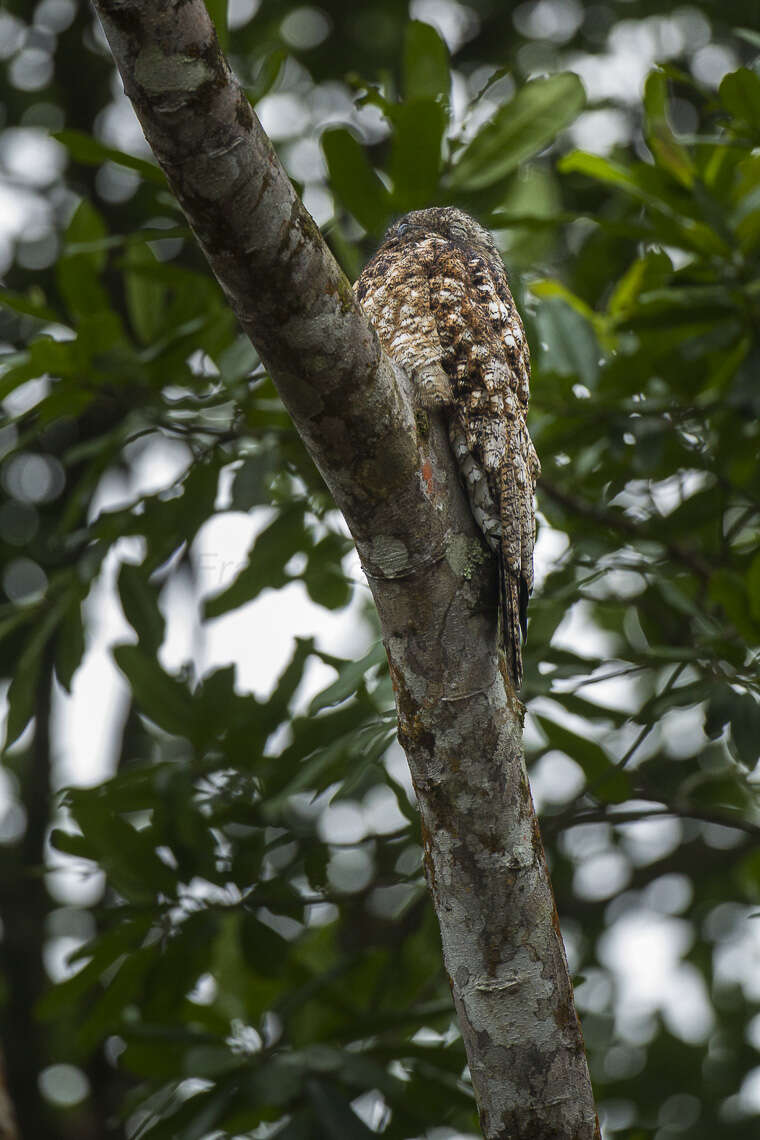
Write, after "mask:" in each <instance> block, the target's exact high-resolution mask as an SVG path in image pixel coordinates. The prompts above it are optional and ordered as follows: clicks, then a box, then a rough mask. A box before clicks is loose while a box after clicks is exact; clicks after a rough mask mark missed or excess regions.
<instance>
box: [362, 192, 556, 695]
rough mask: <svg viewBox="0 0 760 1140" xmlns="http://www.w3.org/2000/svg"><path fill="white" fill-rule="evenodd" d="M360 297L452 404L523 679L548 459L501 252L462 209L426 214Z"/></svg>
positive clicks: (391, 238)
mask: <svg viewBox="0 0 760 1140" xmlns="http://www.w3.org/2000/svg"><path fill="white" fill-rule="evenodd" d="M356 293H357V297H358V299H359V301H360V302H361V304H362V307H363V308H364V311H365V312H366V313H367V316H368V317H369V319H370V321H371V322H372V324H373V325H374V327H375V329H376V330H377V333H378V336H379V337H380V341H381V342H382V345H383V347H384V348H385V350H386V352H387V353H388V354H389V355H390V356H391V357H392V358H393V359H394V360H395V361H396V362H397V363H398V364H399V365H401V367H402V368H403V369H404V370H405V372H406V373H407V374H408V375H409V377H410V378H411V380H412V382H413V384H414V388H415V392H416V395H417V398H418V399H419V402H420V404H421V406H422V407H424V408H428V409H442V410H443V412H444V415H445V418H446V422H447V426H448V431H449V439H450V441H451V446H452V449H453V452H454V455H455V457H456V460H457V463H458V465H459V470H460V472H461V475H462V478H463V480H464V484H465V487H466V489H467V494H468V497H469V500H470V506H471V508H472V512H473V515H474V516H475V520H476V522H477V523H478V526H479V527H480V529H481V530H482V532H483V535H484V537H485V540H486V542H487V543H488V545H489V546H490V548H491V549H492V550H493V551H494V552H495V553H496V555H497V557H498V560H499V609H500V613H501V637H502V642H503V646H504V650H505V654H506V660H507V665H508V668H509V672H510V674H511V677H512V680H513V682H514V684H515V686H517V687H519V686H520V684H521V681H522V649H521V640H520V634H521V631H522V636H523V637H525V635H526V623H527V607H528V597H529V596H530V593H531V590H532V589H533V544H534V536H535V514H534V510H533V494H534V491H535V486H536V479H537V477H538V475H539V473H540V466H539V462H538V457H537V455H536V451H535V448H534V447H533V443H532V441H531V438H530V436H529V435H528V428H527V425H526V415H527V411H528V397H529V390H528V382H529V377H530V353H529V351H528V342H527V340H526V338H525V330H524V329H523V324H522V321H521V320H520V314H519V313H518V312H517V309H516V307H515V303H514V301H513V299H512V294H511V293H510V291H509V285H508V283H507V275H506V273H505V271H504V266H503V264H502V261H501V257H500V255H499V251H498V249H497V248H496V245H495V243H494V241H493V239H492V237H491V235H490V234H489V233H488V231H487V230H485V229H484V228H483V227H482V226H481V225H479V224H478V223H477V222H476V221H475V220H474V219H473V218H471V217H469V215H468V214H465V213H463V212H462V211H461V210H457V209H454V208H453V207H441V208H435V209H429V210H414V211H413V212H412V213H410V214H406V216H405V217H403V218H400V219H399V220H398V221H397V222H395V223H394V224H393V225H392V226H391V227H390V229H389V230H388V231H387V233H386V234H385V237H384V238H383V243H382V245H381V246H380V248H379V250H378V251H377V253H376V254H375V256H374V257H373V258H372V260H371V261H370V262H369V263H368V264H367V266H366V267H365V269H364V271H363V273H362V275H361V277H360V278H359V281H358V282H357V285H356Z"/></svg>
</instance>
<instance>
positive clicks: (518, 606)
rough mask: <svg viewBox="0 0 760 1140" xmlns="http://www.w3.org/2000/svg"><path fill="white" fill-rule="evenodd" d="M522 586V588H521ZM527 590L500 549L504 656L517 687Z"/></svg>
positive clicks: (520, 671)
mask: <svg viewBox="0 0 760 1140" xmlns="http://www.w3.org/2000/svg"><path fill="white" fill-rule="evenodd" d="M521 587H522V589H521ZM524 590H525V587H524V584H523V583H522V581H521V579H520V577H519V576H518V575H517V574H514V573H512V572H510V569H509V567H508V566H507V560H506V558H505V557H504V551H503V549H502V550H500V551H499V619H500V624H501V643H502V645H503V647H504V656H505V658H506V661H507V669H508V671H509V675H510V677H511V679H512V683H513V684H514V686H515V688H516V689H519V688H520V686H521V685H522V676H523V670H522V644H521V636H520V635H521V629H522V627H523V612H524V609H525V607H524V605H523V604H522V598H521V593H522V592H523V591H524Z"/></svg>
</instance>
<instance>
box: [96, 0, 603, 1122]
mask: <svg viewBox="0 0 760 1140" xmlns="http://www.w3.org/2000/svg"><path fill="white" fill-rule="evenodd" d="M95 7H96V8H97V10H98V13H99V15H100V18H101V21H102V23H103V27H104V30H105V33H106V36H107V37H108V41H109V43H110V45H111V49H112V51H113V54H114V57H115V59H116V62H117V65H118V67H119V70H120V71H121V74H122V78H123V80H124V86H125V90H126V92H127V94H128V96H129V97H130V99H131V100H132V103H133V105H134V107H135V110H136V112H137V114H138V117H139V119H140V122H141V124H142V127H143V130H144V131H145V136H146V138H147V139H148V142H149V143H150V145H151V147H152V148H153V152H154V154H155V155H156V158H157V159H158V161H159V163H160V164H161V166H162V168H163V170H164V171H165V173H166V175H167V177H168V179H169V182H170V184H171V186H172V189H173V190H174V192H175V194H176V195H177V198H178V200H179V202H180V204H181V205H182V207H183V209H184V210H185V212H186V214H187V217H188V220H189V222H190V225H191V226H192V228H193V230H194V232H195V234H196V236H197V238H198V241H199V242H200V244H201V246H202V248H203V250H204V252H205V254H206V257H207V258H208V261H209V263H210V265H211V267H212V269H213V271H214V273H215V275H216V277H217V279H218V280H219V282H220V284H221V286H222V288H223V289H224V291H225V294H226V296H227V297H228V299H229V302H230V305H231V306H232V308H233V310H234V311H235V313H236V315H237V317H238V319H239V321H240V323H241V325H242V327H243V328H244V329H245V331H246V332H247V333H248V334H249V336H250V337H251V340H252V341H253V343H254V345H255V346H256V348H257V350H258V351H259V353H260V355H261V357H262V360H263V361H264V363H265V365H266V367H267V369H268V370H269V373H270V375H271V377H272V379H273V381H274V383H275V384H276V386H277V389H278V391H279V393H280V395H281V397H282V399H283V402H284V403H285V406H286V407H287V409H288V411H289V413H290V415H291V416H292V418H293V421H294V423H295V425H296V427H297V429H298V431H299V433H300V434H301V436H302V438H303V439H304V442H305V444H306V446H307V447H308V449H309V452H310V454H311V456H312V458H313V459H314V462H315V463H316V465H317V467H318V468H319V470H320V472H321V474H322V476H323V478H324V479H325V482H326V483H327V485H328V487H329V488H330V491H331V492H332V494H333V496H334V498H335V501H336V503H337V505H338V506H339V507H340V509H341V510H342V512H343V514H344V516H345V518H346V521H347V523H348V526H349V527H350V529H351V533H352V534H353V536H354V539H355V541H356V546H357V549H358V552H359V555H360V558H361V560H362V565H363V567H364V570H365V573H366V574H367V579H368V581H369V584H370V587H371V589H372V593H373V595H374V598H375V602H376V604H377V608H378V611H379V614H380V619H381V623H382V629H383V639H384V643H385V646H386V650H387V653H388V660H389V662H390V668H391V676H392V679H393V684H394V689H395V693H396V703H397V707H398V716H399V736H400V739H401V743H402V744H403V746H404V748H405V750H406V754H407V757H408V760H409V765H410V769H411V772H412V777H413V779H414V784H415V788H416V790H417V796H418V799H419V804H420V812H421V816H422V823H423V834H424V839H425V861H426V870H427V876H428V882H429V884H430V889H431V892H432V895H433V900H434V903H435V908H436V911H437V914H438V919H439V923H440V927H441V938H442V942H443V953H444V962H445V965H446V969H447V971H448V974H449V978H450V980H451V987H452V993H453V995H454V1002H455V1005H456V1009H457V1013H458V1015H459V1023H460V1026H461V1030H462V1034H463V1037H464V1042H465V1046H466V1050H467V1056H468V1059H469V1063H470V1070H471V1074H472V1080H473V1086H474V1089H475V1094H476V1097H477V1101H478V1106H479V1108H480V1113H481V1125H482V1129H483V1134H484V1136H485V1137H487V1138H488V1140H497V1138H504V1140H506V1138H507V1137H510V1138H511V1140H517V1138H527V1137H530V1138H531V1140H549V1138H552V1140H592V1138H593V1137H598V1135H599V1128H598V1123H597V1122H596V1117H595V1112H594V1104H593V1097H592V1093H591V1086H590V1082H589V1077H588V1070H587V1066H586V1059H585V1054H584V1050H583V1041H582V1038H581V1034H580V1028H579V1025H578V1021H577V1017H576V1014H575V1008H574V1005H573V998H572V988H571V985H570V980H569V977H568V971H567V963H566V960H565V954H564V948H563V945H562V939H561V936H560V933H559V927H558V923H557V915H556V910H555V908H554V901H553V897H552V892H551V886H550V883H549V878H548V874H547V870H546V865H545V861H544V856H543V848H542V845H541V840H540V836H539V833H538V826H537V823H536V818H535V813H534V811H533V805H532V802H531V797H530V790H529V787H528V781H527V776H526V773H525V765H524V760H523V755H522V745H521V736H522V715H523V709H522V706H521V705H520V702H519V700H518V698H517V695H516V693H515V692H514V690H513V689H512V688H511V686H510V685H509V682H508V680H507V679H506V678H505V677H503V676H502V674H501V672H500V669H499V657H498V654H497V648H496V617H495V615H496V610H495V598H496V582H495V566H494V564H493V560H492V559H491V558H490V557H489V556H488V555H487V554H486V553H485V551H484V547H483V544H482V541H481V539H480V536H479V533H478V531H477V528H476V526H475V523H474V520H473V519H472V517H471V515H470V512H469V508H468V507H467V503H466V501H465V498H464V495H463V493H462V490H461V488H460V485H459V479H458V475H457V472H456V468H455V465H454V462H453V458H452V456H451V454H450V452H449V447H448V442H447V439H446V433H445V431H444V429H443V425H442V424H440V423H439V422H437V420H436V419H435V418H432V419H430V420H428V418H427V417H426V416H425V415H424V414H421V413H419V412H417V413H416V414H415V409H414V406H413V403H412V399H411V394H410V390H409V385H408V382H407V379H406V377H405V376H404V375H403V374H402V373H400V372H399V370H397V369H395V368H394V366H393V364H392V363H391V362H390V361H389V360H388V359H387V357H385V356H384V355H383V353H382V352H381V349H380V346H379V343H378V341H377V338H376V336H375V334H374V332H373V331H372V329H371V328H370V327H369V325H368V323H367V321H366V319H365V318H364V316H363V314H362V313H361V310H360V309H359V307H358V306H357V304H356V302H355V300H354V297H353V294H352V292H351V288H350V285H349V284H348V282H347V280H346V279H345V277H344V276H343V274H342V272H341V270H340V268H339V267H338V266H337V264H336V263H335V261H334V260H333V258H332V256H331V254H330V252H329V250H328V249H327V248H326V246H325V244H324V242H323V240H322V238H321V235H320V233H319V231H318V229H317V227H316V226H315V224H314V222H313V220H312V218H311V217H310V216H309V214H308V213H307V212H306V211H305V210H304V208H303V206H302V205H301V203H300V201H299V199H298V198H297V196H296V195H295V192H294V190H293V188H292V186H291V184H290V181H289V179H288V177H287V175H286V174H285V172H284V171H283V169H282V167H281V166H280V164H279V162H278V160H277V157H276V155H275V154H274V151H273V149H272V146H271V144H270V142H269V140H268V139H267V137H266V135H265V134H264V132H263V130H262V128H261V125H260V123H259V122H258V120H257V118H256V116H255V115H254V113H253V111H252V110H251V108H250V106H249V104H248V102H247V100H246V98H245V95H244V94H243V92H242V91H241V90H240V88H239V86H238V85H237V83H236V82H235V80H234V78H233V77H232V75H231V73H230V71H229V68H228V66H227V63H226V61H225V60H224V57H223V56H222V54H221V52H220V50H219V47H218V44H217V41H216V38H215V36H214V33H213V29H212V27H211V24H210V21H209V19H208V15H207V13H206V10H205V7H204V5H203V3H202V0H95Z"/></svg>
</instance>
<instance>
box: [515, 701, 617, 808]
mask: <svg viewBox="0 0 760 1140" xmlns="http://www.w3.org/2000/svg"><path fill="white" fill-rule="evenodd" d="M536 720H537V721H538V723H539V724H540V725H541V728H542V730H543V731H544V732H545V733H546V736H547V739H548V741H549V747H550V748H557V749H559V751H560V752H564V753H565V755H566V756H569V757H570V759H571V760H575V762H576V764H578V765H580V767H581V768H582V769H583V773H584V775H585V777H586V779H587V781H588V783H589V788H588V790H589V792H591V793H592V794H593V795H594V796H596V797H597V798H598V799H600V800H602V801H604V802H605V803H623V802H624V801H625V800H626V799H628V797H629V796H630V794H631V787H630V780H629V777H628V774H627V773H626V772H623V771H620V770H619V769H617V768H615V767H614V765H613V764H612V761H611V760H610V757H609V756H608V755H607V753H606V752H605V750H604V749H603V748H602V746H601V744H597V743H596V741H594V740H589V739H588V738H587V737H585V736H579V735H578V733H575V732H572V731H571V730H570V729H569V728H565V726H564V725H561V724H557V723H556V721H553V720H549V719H548V718H547V717H545V716H537V717H536Z"/></svg>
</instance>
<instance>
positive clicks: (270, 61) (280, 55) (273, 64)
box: [245, 48, 288, 107]
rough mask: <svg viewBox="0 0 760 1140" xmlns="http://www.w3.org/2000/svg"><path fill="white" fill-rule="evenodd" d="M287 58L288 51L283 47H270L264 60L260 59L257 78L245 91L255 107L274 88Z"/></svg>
mask: <svg viewBox="0 0 760 1140" xmlns="http://www.w3.org/2000/svg"><path fill="white" fill-rule="evenodd" d="M287 58H288V53H287V52H286V51H285V50H284V49H283V48H275V49H274V50H271V49H270V50H268V51H267V52H266V54H265V55H264V58H263V60H261V61H260V64H259V70H258V72H257V74H256V78H255V79H254V81H253V83H252V84H251V86H250V87H246V91H245V93H246V95H247V96H248V99H249V100H250V102H251V103H252V104H253V106H254V107H255V106H256V104H257V103H258V101H259V99H263V98H264V96H265V95H266V94H267V93H268V92H269V91H271V90H272V88H273V87H274V85H275V83H276V82H277V79H278V78H279V75H280V72H281V71H282V68H283V64H284V63H285V60H286V59H287Z"/></svg>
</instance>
